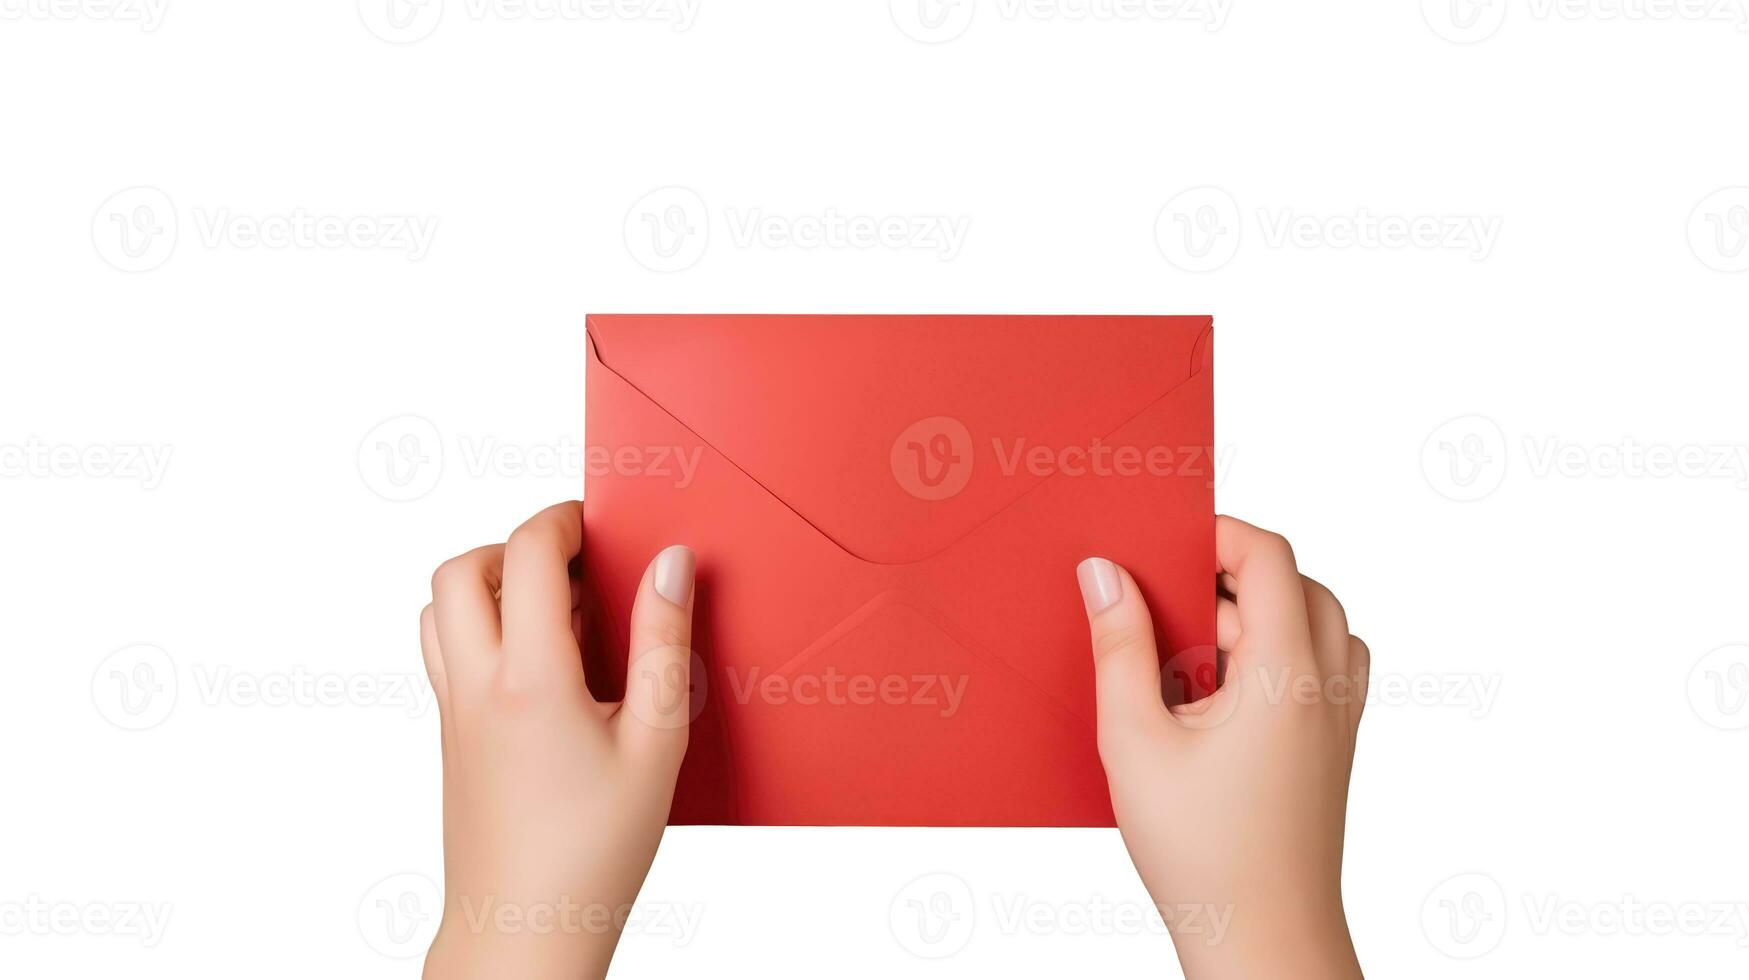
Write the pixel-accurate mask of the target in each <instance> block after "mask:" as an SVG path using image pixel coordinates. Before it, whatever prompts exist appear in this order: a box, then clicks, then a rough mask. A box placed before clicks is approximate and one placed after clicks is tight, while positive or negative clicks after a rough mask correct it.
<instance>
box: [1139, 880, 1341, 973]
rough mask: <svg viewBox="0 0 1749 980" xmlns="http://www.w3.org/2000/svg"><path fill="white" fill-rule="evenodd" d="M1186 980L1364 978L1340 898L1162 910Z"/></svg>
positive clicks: (1286, 895) (1271, 898)
mask: <svg viewBox="0 0 1749 980" xmlns="http://www.w3.org/2000/svg"><path fill="white" fill-rule="evenodd" d="M1160 912H1161V916H1162V917H1163V918H1164V919H1165V920H1166V923H1167V928H1168V931H1169V932H1170V933H1171V935H1172V943H1173V946H1174V948H1175V949H1176V950H1177V952H1178V959H1179V963H1180V965H1182V967H1183V968H1184V975H1185V977H1186V978H1187V980H1228V978H1233V980H1240V978H1245V980H1250V978H1256V977H1294V978H1296V980H1353V978H1357V977H1360V976H1361V970H1360V962H1359V960H1358V958H1357V957H1356V955H1355V951H1354V941H1353V939H1352V938H1351V937H1350V935H1349V931H1348V919H1347V915H1346V914H1345V912H1344V910H1343V906H1342V899H1341V895H1340V894H1339V893H1338V894H1336V895H1335V896H1333V897H1328V898H1321V899H1315V898H1312V897H1310V896H1307V895H1305V894H1294V893H1292V892H1291V891H1285V890H1284V891H1282V892H1277V893H1273V894H1271V895H1268V896H1264V897H1259V898H1250V899H1236V900H1231V901H1226V902H1211V903H1204V904H1200V905H1188V906H1187V905H1177V906H1162V907H1161V909H1160Z"/></svg>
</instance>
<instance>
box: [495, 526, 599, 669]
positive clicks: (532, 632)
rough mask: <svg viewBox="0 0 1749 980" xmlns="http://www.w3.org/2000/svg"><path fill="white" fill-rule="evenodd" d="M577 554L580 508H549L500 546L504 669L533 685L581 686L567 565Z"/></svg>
mask: <svg viewBox="0 0 1749 980" xmlns="http://www.w3.org/2000/svg"><path fill="white" fill-rule="evenodd" d="M582 550H583V504H582V502H581V501H576V500H569V501H566V502H565V503H562V504H555V505H553V506H551V507H548V508H547V509H546V510H543V511H541V512H540V513H538V514H536V515H534V516H533V517H531V518H529V519H528V520H527V521H524V522H523V524H522V526H521V527H518V528H517V529H516V530H515V531H513V532H511V534H510V542H509V543H508V544H506V545H505V546H504V594H503V596H502V597H501V598H500V599H499V605H500V607H501V608H502V609H503V612H504V653H503V655H502V656H503V659H504V667H505V668H506V669H508V670H511V671H515V672H518V673H524V672H526V673H525V676H532V677H533V678H534V679H537V680H547V681H560V680H566V679H573V680H575V681H576V682H577V683H581V682H582V680H583V655H582V651H581V650H580V649H579V648H578V646H577V635H576V634H575V633H574V632H572V629H571V574H570V562H571V559H573V558H575V557H577V555H578V554H580V553H581V552H582Z"/></svg>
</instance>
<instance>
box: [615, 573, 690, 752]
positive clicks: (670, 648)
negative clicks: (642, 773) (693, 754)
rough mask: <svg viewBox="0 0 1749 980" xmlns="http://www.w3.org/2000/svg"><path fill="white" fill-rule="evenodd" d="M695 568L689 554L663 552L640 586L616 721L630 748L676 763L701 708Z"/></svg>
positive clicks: (633, 615)
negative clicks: (671, 754) (666, 754)
mask: <svg viewBox="0 0 1749 980" xmlns="http://www.w3.org/2000/svg"><path fill="white" fill-rule="evenodd" d="M694 565H695V559H694V557H693V554H692V549H691V548H688V547H686V546H685V545H678V544H677V545H673V546H670V547H668V548H664V549H663V550H662V552H661V553H660V554H658V555H657V556H656V559H655V561H652V562H651V563H650V567H649V568H648V569H647V570H645V572H644V579H643V581H642V582H640V583H639V584H638V597H637V599H635V600H634V601H633V603H632V623H631V630H630V631H629V632H630V635H631V650H630V651H629V656H630V661H629V663H628V665H627V667H626V697H625V703H624V704H623V705H622V706H621V711H620V717H619V719H618V721H619V724H620V727H621V730H622V732H623V735H624V737H625V739H626V740H627V741H628V742H631V743H635V744H638V745H641V746H644V747H646V748H666V749H668V750H674V751H675V759H676V761H678V759H679V755H680V754H682V753H684V752H685V749H686V728H687V725H689V724H691V722H692V719H693V718H694V717H695V716H696V715H697V713H698V710H699V709H700V708H702V707H703V702H702V700H701V699H699V698H695V697H694V696H693V691H692V684H693V678H692V665H693V663H694V662H695V660H696V657H695V656H694V654H693V652H692V591H693V590H692V583H693V569H694ZM700 673H701V675H702V671H701V672H700ZM699 681H700V682H701V683H702V681H703V677H702V676H700V678H699ZM700 693H702V692H700Z"/></svg>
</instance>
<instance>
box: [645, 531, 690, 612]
mask: <svg viewBox="0 0 1749 980" xmlns="http://www.w3.org/2000/svg"><path fill="white" fill-rule="evenodd" d="M693 563H694V559H693V556H692V549H691V548H688V547H687V546H686V545H683V544H676V545H670V546H668V547H666V548H663V549H662V553H661V554H659V555H657V556H656V573H655V574H654V575H653V576H651V577H652V578H653V579H654V580H655V584H656V592H657V594H659V595H660V596H661V597H662V598H664V599H667V600H668V601H669V602H672V603H674V604H675V605H677V606H684V605H686V600H688V599H690V598H692V568H693Z"/></svg>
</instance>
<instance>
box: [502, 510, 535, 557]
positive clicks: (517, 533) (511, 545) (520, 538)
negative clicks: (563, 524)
mask: <svg viewBox="0 0 1749 980" xmlns="http://www.w3.org/2000/svg"><path fill="white" fill-rule="evenodd" d="M544 537H545V535H544V534H543V533H542V529H541V525H540V522H539V520H537V519H535V518H532V517H531V518H529V519H528V520H526V521H523V522H522V523H521V524H518V525H516V530H514V531H511V532H510V538H509V539H508V540H507V541H506V542H505V544H504V549H505V551H513V552H522V551H527V550H529V549H530V548H536V547H539V546H540V543H541V540H542V539H543V538H544Z"/></svg>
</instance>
